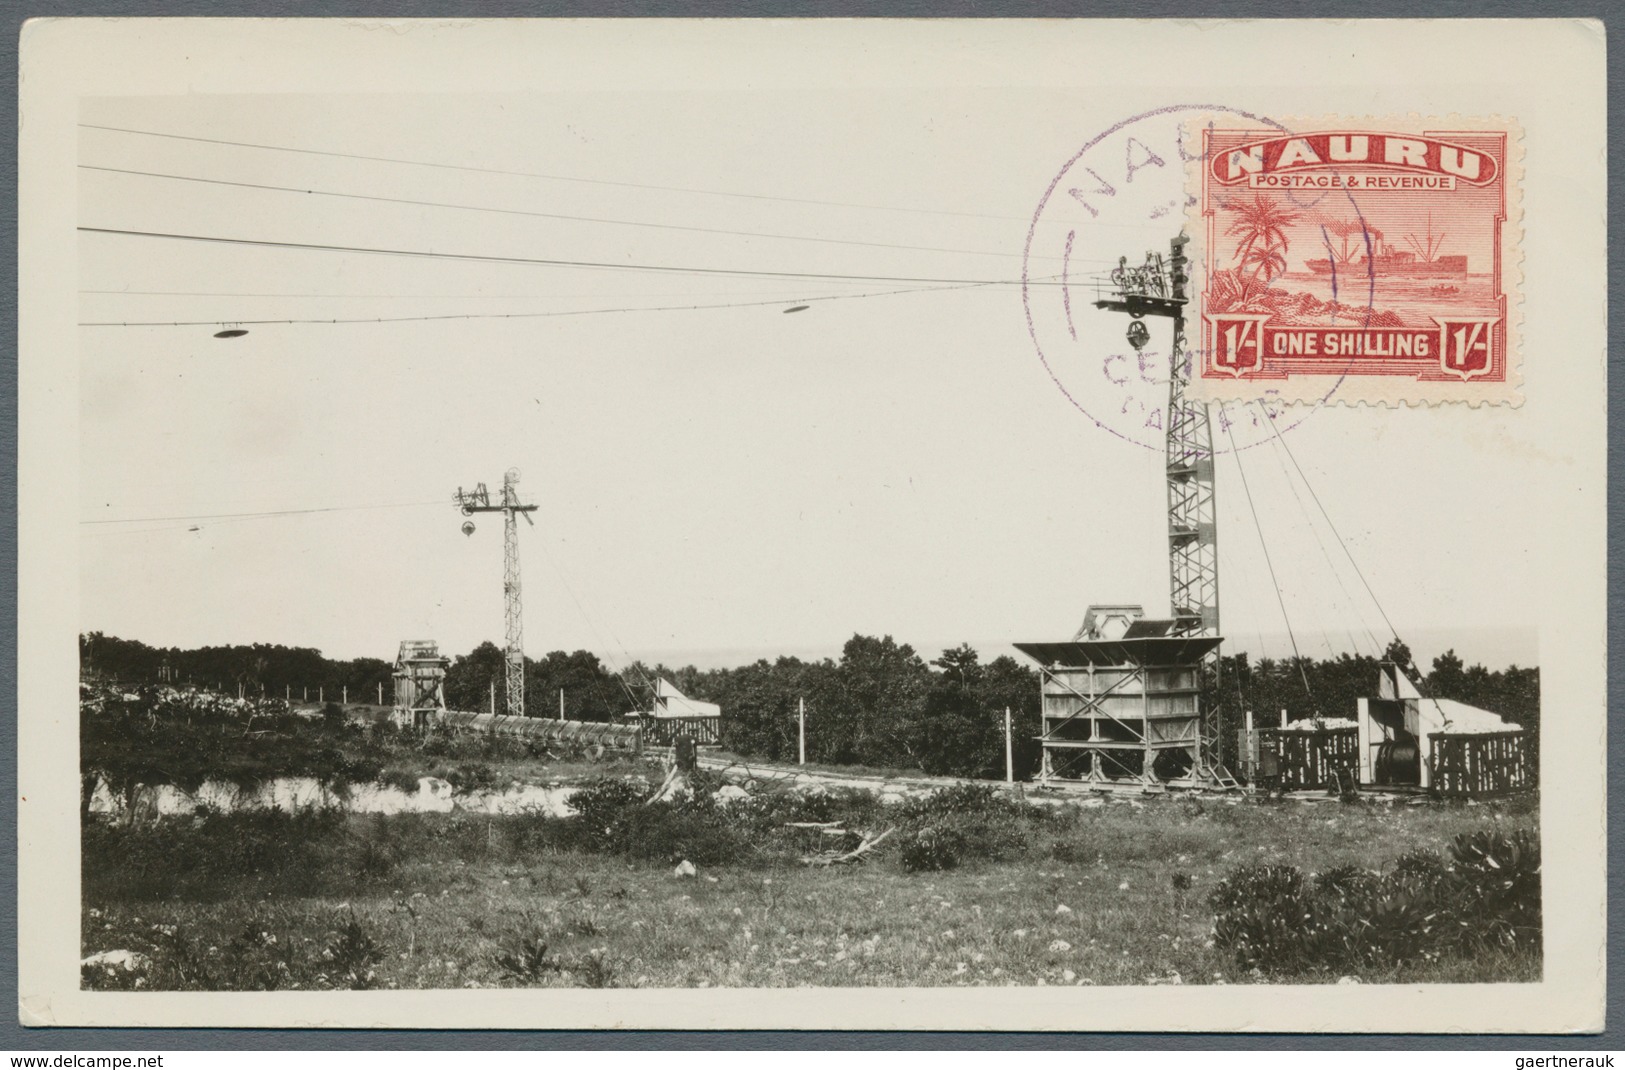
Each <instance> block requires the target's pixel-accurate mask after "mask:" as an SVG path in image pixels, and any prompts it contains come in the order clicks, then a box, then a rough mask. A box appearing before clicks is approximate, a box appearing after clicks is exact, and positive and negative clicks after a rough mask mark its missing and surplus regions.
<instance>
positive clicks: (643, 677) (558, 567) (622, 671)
mask: <svg viewBox="0 0 1625 1070" xmlns="http://www.w3.org/2000/svg"><path fill="white" fill-rule="evenodd" d="M537 544H538V545H539V546H540V547H541V550H542V556H543V557H545V558H546V559H547V563H548V564H549V565H550V566H552V568H553V574H554V575H555V576H557V577H558V578H559V583H560V584H562V585H563V587H564V591H565V593H566V594H568V595H569V596H570V601H572V602H574V603H575V607H576V611H577V612H578V613H580V614H581V619H582V620H584V621H586V622H587V627H589V628H591V629H592V633H593V635H595V636H597V637H598V643H599V645H600V646H602V647H603V648H604V652H605V657H607V658H608V659H609V661H610V662H611V665H610V667H611V668H613V669H615V679H616V680H618V681H619V682H620V685H621V690H622V691H625V692H626V697H627V699H628V700H629V701H630V702H631V703H632V706H633V708H634V709H635V708H637V707H638V706H639V704H640V703H641V702H642V699H640V698H639V697H638V696H637V695H636V694H634V693H633V691H632V688H631V686H630V685H629V684H628V683H627V682H626V672H627V671H628V670H631V671H633V672H635V673H637V675H638V678H639V680H640V681H641V683H642V685H643V686H644V687H647V688H649V689H650V691H651V692H652V691H653V690H654V684H652V683H651V682H650V681H649V677H648V674H647V673H645V672H644V671H643V669H642V668H641V667H640V666H639V665H638V662H637V659H635V658H633V657H632V653H631V651H629V650H627V649H626V646H625V645H624V644H623V643H622V642H621V640H620V638H619V637H618V636H617V635H615V632H614V630H613V629H610V628H609V626H608V625H607V624H606V625H605V629H606V630H608V631H609V638H610V639H611V640H613V642H614V644H615V646H616V647H618V648H619V649H620V651H621V653H622V654H623V655H625V656H626V663H625V666H624V667H617V666H616V665H615V664H614V662H615V655H614V654H612V653H610V652H609V644H608V643H607V642H605V640H604V633H603V632H602V631H600V630H599V628H598V622H597V621H596V620H595V619H594V618H593V616H592V614H591V613H588V612H587V607H586V606H585V605H584V604H583V603H582V601H581V599H580V598H579V597H577V596H576V592H575V587H573V586H572V585H571V583H570V580H569V577H568V576H566V575H565V572H564V566H563V565H562V564H560V563H559V560H558V559H557V558H556V557H554V556H553V552H552V550H550V549H548V546H547V541H546V540H545V539H538V540H537Z"/></svg>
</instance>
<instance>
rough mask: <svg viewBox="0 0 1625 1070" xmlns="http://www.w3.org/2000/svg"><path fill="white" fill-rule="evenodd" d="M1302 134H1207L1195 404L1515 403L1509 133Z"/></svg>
mask: <svg viewBox="0 0 1625 1070" xmlns="http://www.w3.org/2000/svg"><path fill="white" fill-rule="evenodd" d="M1296 125H1302V127H1303V129H1302V131H1301V132H1300V130H1299V129H1296V128H1295V124H1291V123H1283V124H1281V125H1278V126H1274V127H1251V128H1225V127H1223V126H1221V125H1220V124H1219V123H1217V122H1207V123H1203V124H1201V125H1200V127H1199V129H1200V135H1201V145H1202V151H1201V152H1200V153H1199V154H1196V155H1195V158H1194V159H1193V160H1192V162H1191V165H1190V170H1189V172H1188V181H1189V183H1190V187H1191V189H1190V192H1191V194H1192V207H1191V213H1192V215H1193V217H1194V218H1193V219H1192V223H1193V226H1192V231H1193V238H1195V240H1196V242H1197V245H1198V251H1197V256H1198V257H1199V258H1200V259H1199V263H1200V265H1201V270H1202V286H1201V300H1202V310H1201V342H1200V348H1199V349H1198V351H1197V353H1196V354H1194V359H1193V361H1192V376H1191V379H1192V383H1191V393H1192V394H1193V395H1194V396H1197V397H1203V398H1207V399H1209V400H1225V401H1248V400H1275V401H1285V402H1291V401H1319V400H1322V399H1326V400H1332V399H1335V400H1341V401H1346V402H1356V403H1357V402H1362V401H1370V402H1379V403H1380V402H1392V403H1401V402H1403V403H1430V402H1436V401H1468V402H1472V403H1481V402H1490V403H1510V404H1516V403H1518V401H1519V400H1520V395H1519V385H1520V382H1521V376H1520V374H1519V367H1520V365H1519V359H1518V358H1519V352H1518V345H1517V343H1518V336H1517V326H1518V324H1517V318H1516V307H1517V296H1518V295H1517V282H1518V280H1519V279H1520V277H1521V276H1520V274H1519V271H1518V266H1519V261H1518V257H1517V250H1516V244H1515V241H1514V238H1515V232H1516V219H1517V209H1518V201H1517V192H1518V191H1517V186H1516V178H1517V167H1516V156H1515V154H1516V152H1517V146H1518V133H1517V130H1516V128H1515V127H1513V126H1512V125H1511V124H1509V123H1499V124H1485V123H1470V124H1465V125H1464V124H1461V123H1460V122H1459V121H1451V122H1440V123H1420V122H1414V121H1410V122H1407V121H1402V120H1394V121H1381V122H1360V123H1347V122H1336V121H1332V122H1326V123H1319V124H1315V126H1314V127H1310V126H1309V125H1308V124H1296ZM1193 133H1194V131H1193ZM1509 224H1510V225H1509Z"/></svg>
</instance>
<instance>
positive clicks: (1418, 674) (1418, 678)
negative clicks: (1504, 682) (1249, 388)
mask: <svg viewBox="0 0 1625 1070" xmlns="http://www.w3.org/2000/svg"><path fill="white" fill-rule="evenodd" d="M1270 427H1271V428H1272V429H1274V430H1275V437H1276V439H1277V440H1278V441H1279V442H1280V443H1281V448H1282V450H1284V451H1285V453H1286V455H1287V458H1288V459H1289V460H1291V461H1292V467H1293V468H1294V469H1296V470H1297V473H1298V478H1299V479H1301V480H1302V481H1303V485H1304V488H1305V489H1307V490H1308V491H1309V497H1310V498H1312V499H1313V500H1314V503H1315V505H1316V507H1318V508H1319V509H1320V515H1321V516H1323V517H1325V519H1326V526H1327V527H1329V528H1331V531H1332V534H1333V535H1334V536H1336V538H1337V542H1338V545H1339V546H1341V547H1342V548H1343V555H1344V556H1345V557H1347V558H1348V561H1349V564H1350V565H1351V566H1352V567H1353V569H1354V574H1355V575H1356V576H1358V577H1359V578H1360V583H1361V584H1362V585H1364V587H1365V593H1366V594H1368V595H1370V596H1371V604H1372V605H1374V606H1376V607H1377V612H1378V613H1379V614H1381V615H1382V622H1383V623H1384V624H1386V625H1387V626H1388V632H1389V634H1390V635H1392V636H1393V637H1394V641H1395V642H1398V643H1401V644H1403V643H1404V642H1405V641H1404V639H1402V638H1400V634H1399V629H1397V628H1395V627H1394V622H1393V621H1392V620H1390V619H1388V611H1387V610H1386V609H1384V608H1383V606H1382V601H1381V599H1379V598H1378V597H1377V592H1375V591H1373V590H1372V589H1371V584H1370V582H1369V581H1368V580H1367V579H1366V578H1365V573H1364V572H1362V571H1361V570H1360V563H1359V562H1358V561H1356V560H1355V559H1354V554H1353V552H1352V551H1351V550H1349V547H1348V540H1346V539H1344V538H1343V536H1342V534H1341V533H1339V532H1338V530H1337V525H1336V524H1334V523H1333V522H1332V518H1331V514H1329V513H1327V512H1326V506H1325V505H1324V504H1322V503H1321V500H1320V495H1318V494H1316V493H1315V487H1314V484H1312V483H1310V482H1309V477H1308V476H1307V475H1305V474H1304V471H1303V467H1302V466H1301V465H1299V464H1298V458H1297V457H1295V456H1294V455H1293V453H1292V447H1291V446H1289V445H1288V444H1287V442H1286V439H1285V438H1284V437H1282V435H1281V432H1280V429H1279V428H1276V427H1275V422H1274V421H1273V420H1272V421H1270ZM1384 653H1386V651H1385V652H1384ZM1396 668H1398V669H1399V670H1400V671H1401V672H1404V666H1402V665H1396ZM1411 668H1412V669H1413V670H1414V675H1415V678H1414V679H1412V680H1411V684H1412V685H1413V686H1414V687H1415V688H1416V690H1417V692H1418V693H1420V694H1421V695H1422V696H1423V697H1424V698H1426V699H1428V701H1430V702H1432V703H1433V708H1434V709H1435V710H1436V711H1437V712H1438V714H1439V716H1440V717H1441V718H1443V720H1444V723H1445V724H1447V725H1448V724H1449V723H1450V717H1449V715H1448V714H1446V713H1445V711H1444V707H1443V706H1441V705H1440V704H1439V700H1438V698H1437V697H1436V696H1433V695H1429V694H1428V693H1427V692H1428V690H1429V688H1428V687H1427V686H1426V684H1425V681H1424V680H1423V677H1422V671H1421V670H1420V669H1417V668H1416V667H1415V666H1414V665H1413V666H1412V667H1411ZM1406 676H1407V678H1409V677H1410V676H1411V674H1410V673H1407V674H1406Z"/></svg>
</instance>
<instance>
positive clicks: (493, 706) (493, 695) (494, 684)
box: [491, 676, 497, 717]
mask: <svg viewBox="0 0 1625 1070" xmlns="http://www.w3.org/2000/svg"><path fill="white" fill-rule="evenodd" d="M496 715H497V678H496V677H495V676H493V677H491V716H492V717H495V716H496Z"/></svg>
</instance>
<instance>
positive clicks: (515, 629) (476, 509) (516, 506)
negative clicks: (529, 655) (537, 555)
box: [455, 468, 536, 717]
mask: <svg viewBox="0 0 1625 1070" xmlns="http://www.w3.org/2000/svg"><path fill="white" fill-rule="evenodd" d="M518 482H519V469H517V468H510V469H508V470H507V471H506V472H504V473H503V475H502V500H501V501H499V502H497V503H495V504H493V503H492V501H491V495H490V493H489V492H488V491H487V490H486V489H485V484H484V483H480V484H477V485H475V487H474V489H473V490H471V491H465V490H463V488H462V487H458V488H457V497H456V499H455V502H456V505H457V507H458V508H459V509H461V510H462V513H463V515H464V516H473V515H474V514H475V513H501V514H502V597H503V602H504V611H505V612H504V616H505V624H506V632H507V640H506V647H505V648H504V651H503V662H504V669H505V670H506V673H505V675H506V681H507V705H506V709H507V713H508V715H509V716H511V717H523V716H524V715H525V629H524V621H523V616H522V611H523V603H522V600H521V598H520V589H519V525H518V523H517V520H518V517H520V516H523V517H524V518H525V523H527V524H529V525H530V526H531V527H535V526H536V521H534V520H532V519H531V518H530V514H531V513H533V512H535V511H536V506H534V505H523V504H521V503H520V501H519V492H518V491H517V490H515V489H514V484H516V483H518ZM463 534H464V535H472V534H474V522H473V521H472V520H465V521H463Z"/></svg>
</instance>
